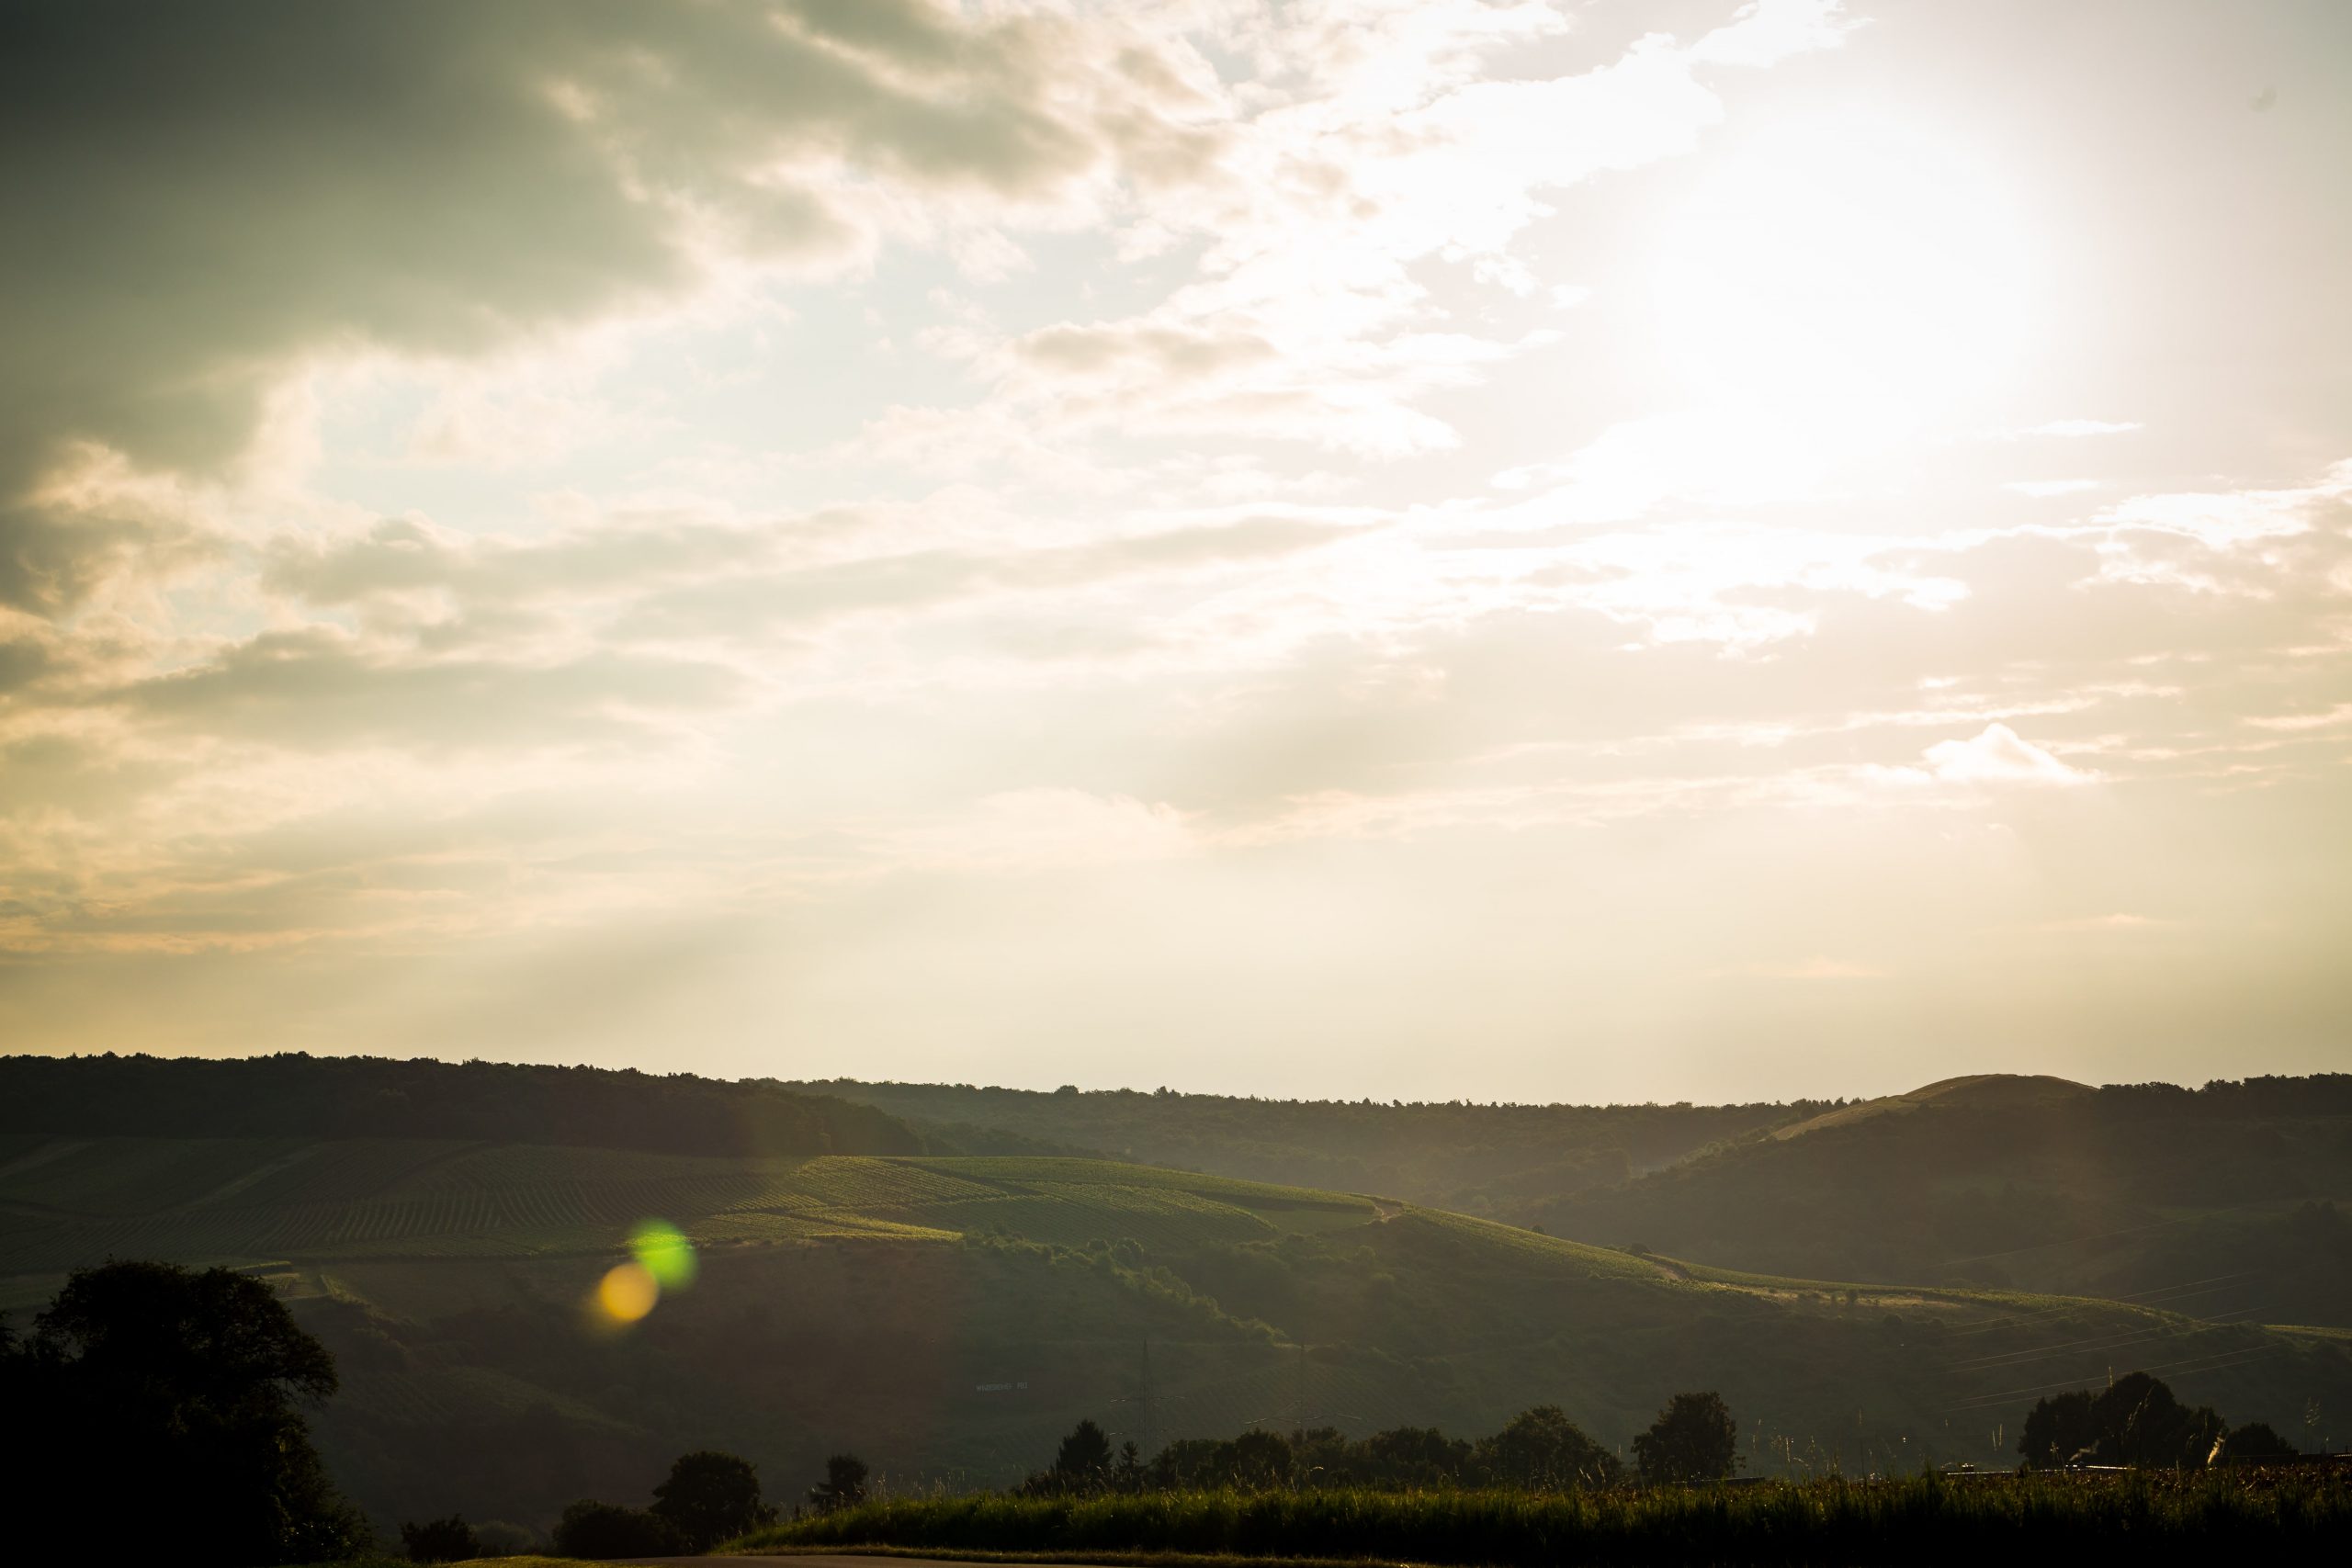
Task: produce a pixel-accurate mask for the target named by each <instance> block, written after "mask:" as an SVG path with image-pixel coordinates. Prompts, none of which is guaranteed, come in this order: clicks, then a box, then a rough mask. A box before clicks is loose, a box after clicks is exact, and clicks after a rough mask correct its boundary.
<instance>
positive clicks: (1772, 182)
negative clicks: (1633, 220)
mask: <svg viewBox="0 0 2352 1568" xmlns="http://www.w3.org/2000/svg"><path fill="white" fill-rule="evenodd" d="M2029 272H2030V268H2029V265H2028V247H2027V245H2026V243H2025V233H2024V231H2023V228H2022V226H2021V224H2020V222H2019V220H2018V217H2017V215H2016V212H2015V209H2014V207H2013V204H2012V202H2011V200H2010V199H2009V197H2008V195H2007V191H2006V190H2005V189H2004V188H2003V186H2002V184H2001V183H2000V182H1999V181H1998V180H1996V178H1994V177H1993V175H1991V173H1990V172H1989V171H1987V170H1986V169H1985V168H1984V167H1983V166H1982V165H1981V164H1978V163H1976V162H1974V161H1973V160H1972V159H1971V158H1969V157H1967V156H1965V155H1964V154H1963V153H1962V152H1960V151H1959V150H1957V149H1955V148H1953V147H1951V146H1947V145H1943V144H1941V143H1939V142H1937V141H1933V140H1932V139H1929V138H1927V137H1924V136H1921V135H1919V134H1917V132H1915V131H1911V130H1905V129H1902V128H1899V127H1894V126H1891V125H1888V124H1885V123H1883V122H1878V121H1857V120H1841V121H1838V122H1834V123H1826V124H1817V125H1813V126H1807V127H1804V128H1791V129H1788V130H1781V131H1780V132H1776V133H1769V134H1766V135H1763V136H1760V137H1758V139H1757V140H1755V141H1751V142H1750V143H1749V144H1748V145H1747V147H1746V148H1744V149H1743V150H1741V151H1740V152H1737V153H1736V154H1734V155H1733V157H1732V158H1731V159H1730V161H1729V162H1728V163H1727V164H1726V165H1725V166H1724V168H1723V169H1721V170H1720V171H1719V172H1718V173H1717V174H1715V175H1714V176H1713V178H1711V179H1710V180H1708V181H1707V182H1706V183H1705V184H1704V185H1703V186H1701V187H1700V188H1699V190H1698V191H1697V192H1696V194H1695V195H1694V196H1693V197H1691V200H1690V202H1689V204H1688V205H1687V206H1686V207H1685V208H1684V209H1683V210H1682V211H1681V213H1680V214H1679V216H1678V218H1677V220H1675V221H1674V223H1673V224H1672V225H1671V226H1670V228H1669V230H1668V234H1667V237H1666V241H1665V243H1664V247H1663V254H1662V256H1661V258H1660V265H1659V266H1658V269H1657V274H1656V277H1655V284H1654V303H1655V307H1656V310H1657V318H1658V323H1659V329H1660V332H1661V334H1662V337H1663V340H1664V345H1665V347H1666V349H1667V352H1668V355H1670V357H1671V359H1672V361H1673V363H1674V365H1675V367H1676V368H1677V369H1678V370H1679V371H1680V372H1681V373H1682V375H1684V376H1685V377H1686V378H1689V380H1690V381H1691V382H1692V383H1693V384H1694V385H1695V386H1696V387H1697V388H1698V389H1702V391H1703V392H1704V393H1705V394H1706V395H1708V396H1709V397H1711V398H1719V399H1725V400H1734V401H1739V402H1758V403H1773V404H1779V405H1781V407H1782V408H1783V409H1784V410H1785V408H1786V407H1787V405H1788V404H1790V403H1791V402H1795V403H1800V404H1816V405H1818V404H1829V405H1836V406H1838V408H1840V409H1841V410H1845V411H1849V412H1860V413H1864V414H1867V415H1869V416H1871V417H1873V418H1875V419H1880V420H1891V421H1894V422H1895V423H1915V422H1917V421H1918V420H1922V419H1926V418H1930V417H1933V416H1934V415H1935V414H1937V413H1939V412H1944V411H1948V410H1951V409H1952V408H1955V407H1957V406H1959V405H1961V404H1963V403H1965V402H1966V401H1968V400H1971V399H1973V398H1976V397H1980V396H1983V395H1984V394H1985V393H1988V392H1991V391H1994V390H1996V389H1998V388H1999V387H2000V386H2001V384H2002V383H2003V382H2004V381H2005V380H2006V379H2007V378H2008V377H2009V376H2010V374H2011V373H2012V372H2013V370H2014V368H2015V367H2016V364H2017V361H2018V357H2019V353H2020V350H2021V348H2022V346H2023V345H2024V344H2025V342H2026V341H2027V338H2028V333H2029V330H2030V321H2029V315H2030V287H2029V284H2030V279H2029Z"/></svg>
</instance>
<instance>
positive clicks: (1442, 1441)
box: [1358, 1427, 1472, 1486]
mask: <svg viewBox="0 0 2352 1568" xmlns="http://www.w3.org/2000/svg"><path fill="white" fill-rule="evenodd" d="M1471 1453H1472V1450H1471V1447H1470V1445H1469V1444H1468V1443H1467V1442H1465V1441H1464V1440H1463V1439H1462V1438H1449V1437H1447V1436H1446V1435H1445V1434H1444V1433H1443V1432H1441V1431H1439V1430H1438V1429H1437V1428H1436V1427H1393V1428H1391V1429H1390V1430H1388V1431H1385V1432H1374V1434H1373V1435H1372V1436H1371V1437H1369V1438H1365V1439H1364V1440H1363V1463H1362V1466H1361V1468H1360V1470H1359V1472H1358V1473H1359V1474H1360V1475H1361V1477H1362V1479H1363V1480H1365V1481H1370V1482H1376V1483H1383V1484H1386V1485H1391V1486H1438V1485H1445V1484H1450V1483H1453V1482H1455V1481H1458V1480H1460V1479H1461V1477H1462V1472H1463V1471H1464V1469H1465V1468H1466V1467H1467V1466H1468V1465H1469V1463H1470V1461H1471Z"/></svg>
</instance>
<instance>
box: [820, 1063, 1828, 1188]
mask: <svg viewBox="0 0 2352 1568" xmlns="http://www.w3.org/2000/svg"><path fill="white" fill-rule="evenodd" d="M786 1087H787V1088H790V1089H797V1090H798V1091H801V1092H803V1093H808V1094H821V1095H831V1096H834V1097H837V1098H839V1099H842V1100H855V1101H857V1102H859V1103H861V1104H865V1105H870V1106H873V1107H875V1108H876V1109H877V1110H881V1111H888V1112H889V1113H890V1114H891V1115H893V1116H897V1117H899V1118H900V1119H902V1120H904V1121H907V1122H910V1123H912V1124H914V1125H917V1126H927V1125H930V1124H933V1123H941V1124H948V1125H956V1126H962V1127H966V1128H972V1129H983V1128H984V1129H988V1130H990V1131H994V1132H999V1133H1004V1134H1018V1135H1020V1136H1023V1137H1027V1138H1033V1139H1037V1140H1042V1141H1048V1142H1052V1143H1057V1144H1062V1145H1071V1146H1076V1147H1083V1148H1088V1149H1093V1150H1098V1151H1101V1152H1103V1153H1105V1154H1109V1155H1114V1156H1117V1157H1119V1158H1122V1159H1131V1160H1144V1161H1148V1162H1151V1163H1153V1164H1157V1165H1172V1166H1181V1167H1185V1168H1191V1169H1195V1170H1206V1171H1214V1172H1216V1173H1218V1174H1220V1175H1225V1176H1241V1177H1249V1178H1251V1179H1257V1180H1261V1181H1284V1182H1297V1183H1301V1184H1304V1185H1307V1186H1317V1187H1339V1188H1345V1189H1347V1190H1351V1191H1358V1192H1379V1193H1383V1194H1385V1195H1387V1196H1391V1197H1396V1198H1403V1199H1407V1200H1408V1201H1413V1202H1416V1203H1428V1204H1432V1205H1436V1206H1438V1207H1442V1208H1447V1209H1453V1210H1457V1211H1460V1212H1463V1213H1479V1214H1490V1215H1495V1216H1498V1217H1507V1216H1510V1215H1511V1214H1514V1213H1518V1212H1520V1211H1521V1210H1522V1209H1524V1208H1525V1207H1526V1205H1527V1204H1529V1203H1530V1202H1531V1201H1542V1200H1548V1199H1552V1198H1556V1197H1559V1196H1561V1195H1562V1194H1565V1193H1568V1192H1574V1191H1579V1190H1586V1189H1589V1188H1596V1187H1607V1186H1612V1185H1616V1184H1619V1183H1622V1182H1624V1181H1626V1180H1629V1179H1632V1178H1634V1177H1635V1176H1637V1175H1639V1174H1641V1173H1642V1172H1644V1171H1647V1170H1653V1169H1656V1168H1658V1167H1661V1166H1666V1165H1670V1164H1672V1163H1673V1162H1675V1161H1677V1160H1679V1159H1682V1158H1685V1157H1687V1156H1690V1155H1691V1154H1693V1153H1695V1152H1696V1151H1698V1150H1700V1149H1702V1148H1706V1147H1708V1146H1710V1145H1713V1144H1716V1143H1719V1142H1722V1141H1724V1140H1726V1139H1731V1138H1736V1137H1739V1136H1743V1135H1746V1134H1751V1133H1755V1132H1758V1131H1760V1130H1764V1129H1769V1128H1774V1127H1779V1126H1781V1125H1785V1124H1788V1123H1792V1122H1804V1121H1806V1120H1808V1119H1809V1118H1812V1117H1813V1116H1815V1115H1816V1114H1817V1113H1821V1112H1826V1111H1834V1110H1835V1109H1836V1108H1837V1107H1836V1106H1835V1105H1833V1104H1831V1103H1828V1102H1818V1101H1797V1102H1795V1103H1793V1104H1787V1105H1782V1104H1758V1105H1687V1104H1683V1105H1481V1104H1476V1103H1470V1102H1464V1101H1458V1100H1457V1101H1451V1102H1448V1101H1437V1102H1415V1103H1410V1104H1408V1103H1404V1102H1401V1101H1390V1102H1379V1101H1374V1100H1258V1099H1244V1098H1238V1097H1234V1096H1228V1095H1212V1094H1177V1093H1173V1092H1170V1091H1169V1090H1167V1089H1161V1090H1159V1091H1158V1092H1141V1091H1137V1090H1135V1089H1095V1090H1083V1091H1081V1090H1080V1089H1062V1090H1059V1091H1057V1092H1052V1093H1046V1092H1040V1091H1036V1090H1031V1089H989V1088H980V1087H976V1086H973V1085H970V1084H902V1083H866V1082H861V1081H859V1080H856V1079H852V1078H833V1079H821V1080H816V1081H809V1082H799V1083H793V1084H789V1085H786ZM1838 1103H1839V1104H1842V1103H1843V1102H1838Z"/></svg>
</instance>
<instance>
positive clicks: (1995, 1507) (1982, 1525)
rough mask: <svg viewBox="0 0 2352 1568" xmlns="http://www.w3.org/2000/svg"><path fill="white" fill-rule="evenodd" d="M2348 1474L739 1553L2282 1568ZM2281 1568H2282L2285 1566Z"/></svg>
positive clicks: (1123, 1528)
mask: <svg viewBox="0 0 2352 1568" xmlns="http://www.w3.org/2000/svg"><path fill="white" fill-rule="evenodd" d="M2347 1529H2352V1466H2331V1467H2326V1469H2325V1470H2324V1471H2323V1470H2320V1469H2318V1468H2317V1467H2297V1468H2281V1469H2276V1470H2246V1471H2237V1472H2224V1473H2218V1474H2216V1473H2206V1474H2176V1473H2171V1472H2163V1473H2143V1474H2138V1475H2130V1476H2122V1475H2067V1476H2014V1475H1985V1476H1981V1477H1975V1478H1970V1479H1966V1480H1951V1479H1945V1478H1941V1477H1938V1476H1935V1475H1923V1476H1917V1477H1909V1478H1904V1479H1900V1480H1893V1481H1886V1482H1879V1483H1847V1482H1841V1481H1815V1482H1809V1483H1788V1484H1782V1483H1767V1484H1761V1485H1753V1486H1731V1487H1714V1488H1704V1489H1697V1490H1691V1489H1682V1488H1665V1489H1656V1490H1648V1491H1644V1490H1639V1489H1634V1488H1623V1489H1618V1490H1612V1491H1608V1492H1600V1493H1590V1494H1577V1493H1569V1494H1544V1495H1537V1494H1527V1493H1501V1492H1424V1493H1385V1492H1357V1491H1349V1492H1304V1493H1256V1494H1244V1493H1234V1492H1192V1493H1172V1494H1159V1495H1154V1494H1146V1495H1138V1496H1108V1497H1095V1498H1081V1499H1068V1498H1014V1497H1006V1496H973V1497H952V1498H933V1499H917V1500H911V1501H900V1502H878V1503H869V1504H866V1505H865V1506H860V1507H857V1508H853V1509H848V1510H844V1511H842V1512H840V1513H835V1514H830V1515H823V1516H819V1517H813V1518H807V1519H801V1520H797V1521H794V1522H792V1523H790V1524H786V1525H781V1526H778V1527H776V1528H775V1529H770V1530H766V1531H762V1532H759V1533H757V1534H754V1535H752V1536H749V1537H746V1538H744V1539H743V1540H741V1541H738V1542H736V1543H734V1544H733V1547H732V1550H736V1551H772V1550H779V1549H800V1550H808V1549H820V1548H828V1547H831V1548H841V1547H855V1546H867V1545H888V1546H895V1547H901V1548H920V1549H922V1550H926V1551H940V1552H943V1553H944V1552H956V1551H1053V1552H1057V1553H1071V1554H1074V1555H1084V1554H1087V1553H1130V1552H1181V1553H1188V1554H1199V1555H1204V1556H1216V1557H1241V1558H1321V1559H1340V1560H1390V1561H1397V1560H1401V1561H1404V1562H1442V1563H1465V1564H1470V1563H1498V1564H1514V1565H1517V1564H1525V1565H1527V1568H1536V1565H1538V1564H1546V1565H1548V1564H1552V1563H1557V1562H1612V1563H1647V1562H1657V1563H1673V1564H1688V1563H1695V1562H1792V1563H1793V1562H1804V1563H1829V1562H1857V1563H1860V1562H1871V1563H1877V1562H1951V1563H1970V1564H1981V1563H1982V1562H1985V1561H1986V1560H1987V1558H1988V1556H1989V1555H1990V1554H1994V1553H2004V1552H2006V1553H2012V1554H2014V1553H2017V1552H2019V1551H2030V1552H2031V1553H2032V1554H2033V1555H2034V1556H2035V1557H2036V1558H2037V1559H2040V1558H2043V1557H2055V1556H2057V1555H2059V1554H2062V1553H2081V1554H2083V1555H2084V1557H2085V1559H2086V1560H2103V1559H2106V1558H2108V1557H2109V1555H2110V1554H2119V1555H2120V1554H2124V1553H2129V1554H2130V1555H2131V1558H2132V1560H2134V1561H2139V1562H2148V1561H2166V1562H2170V1561H2189V1560H2193V1559H2197V1558H2199V1557H2201V1556H2203V1555H2205V1554H2208V1553H2222V1552H2227V1553H2232V1554H2253V1553H2260V1554H2263V1555H2264V1556H2266V1557H2267V1558H2269V1560H2273V1561H2283V1560H2286V1558H2285V1554H2288V1553H2300V1552H2311V1551H2316V1550H2319V1549H2321V1548H2323V1547H2324V1545H2325V1543H2326V1542H2328V1541H2331V1540H2333V1541H2336V1542H2337V1543H2339V1545H2340V1543H2341V1541H2342V1540H2343V1539H2344V1532H2345V1531H2346V1530H2347ZM2274 1554H2275V1555H2274Z"/></svg>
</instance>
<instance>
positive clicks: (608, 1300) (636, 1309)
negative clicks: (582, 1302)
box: [596, 1262, 662, 1324]
mask: <svg viewBox="0 0 2352 1568" xmlns="http://www.w3.org/2000/svg"><path fill="white" fill-rule="evenodd" d="M661 1299H662V1281H661V1280H657V1279H655V1278H654V1277H653V1273H652V1270H650V1269H647V1268H646V1267H645V1265H643V1264H641V1263H634V1262H631V1263H616V1264H615V1265H614V1266H613V1267H612V1268H610V1269H606V1270H605V1277H604V1278H603V1279H602V1280H598V1281H597V1282H596V1305H597V1307H598V1309H599V1310H601V1311H602V1312H603V1313H604V1314H605V1317H606V1318H608V1319H609V1320H611V1321H612V1322H614V1323H616V1324H628V1323H635V1322H637V1321H638V1320H639V1319H640V1318H642V1317H644V1315H645V1314H647V1313H650V1312H651V1311H652V1310H653V1305H654V1303H656V1302H659V1301H660V1300H661Z"/></svg>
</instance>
